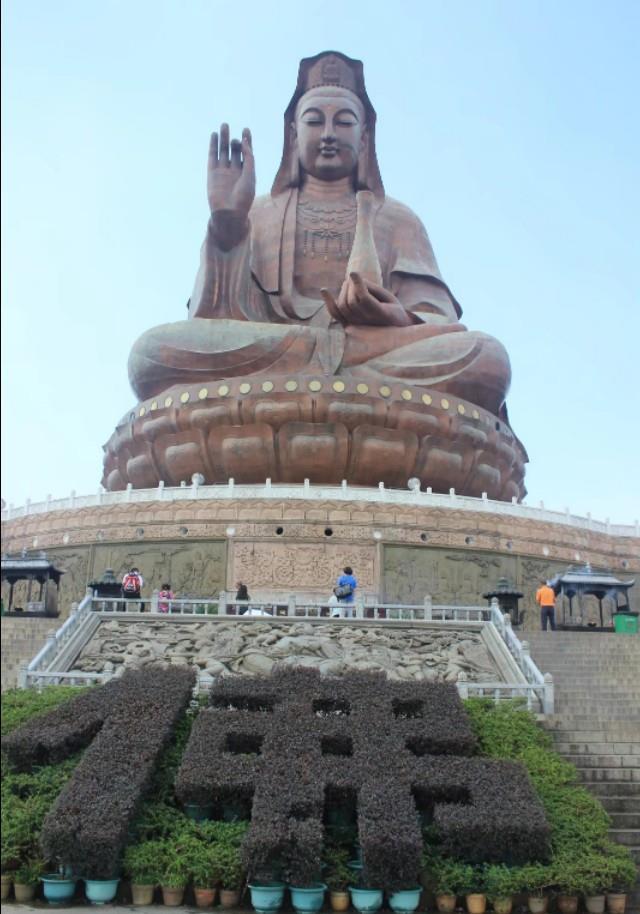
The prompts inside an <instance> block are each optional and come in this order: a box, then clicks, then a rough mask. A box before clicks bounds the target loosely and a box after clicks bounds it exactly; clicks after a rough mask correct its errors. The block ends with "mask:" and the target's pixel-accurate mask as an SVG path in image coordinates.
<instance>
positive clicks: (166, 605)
mask: <svg viewBox="0 0 640 914" xmlns="http://www.w3.org/2000/svg"><path fill="white" fill-rule="evenodd" d="M173 598H174V593H173V591H172V590H171V584H163V585H162V587H161V589H160V591H159V593H158V612H161V613H168V612H169V609H170V607H171V601H172V600H173Z"/></svg>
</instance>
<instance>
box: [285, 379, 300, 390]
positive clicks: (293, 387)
mask: <svg viewBox="0 0 640 914" xmlns="http://www.w3.org/2000/svg"><path fill="white" fill-rule="evenodd" d="M284 389H285V390H297V389H298V382H297V381H287V383H286V384H285V385H284Z"/></svg>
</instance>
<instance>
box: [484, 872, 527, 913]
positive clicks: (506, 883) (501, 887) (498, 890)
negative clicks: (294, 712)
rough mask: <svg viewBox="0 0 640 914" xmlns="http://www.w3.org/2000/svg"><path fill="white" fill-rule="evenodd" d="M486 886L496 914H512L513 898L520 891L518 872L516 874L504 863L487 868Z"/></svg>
mask: <svg viewBox="0 0 640 914" xmlns="http://www.w3.org/2000/svg"><path fill="white" fill-rule="evenodd" d="M484 885H485V890H486V893H487V900H488V901H490V902H491V904H492V907H493V910H494V911H495V912H496V914H511V909H512V908H513V896H514V895H516V894H517V893H518V892H519V891H520V882H519V879H518V878H517V871H516V872H514V871H513V870H511V869H510V868H509V867H508V866H505V865H504V864H502V863H500V864H493V865H490V866H487V867H486V868H485V871H484Z"/></svg>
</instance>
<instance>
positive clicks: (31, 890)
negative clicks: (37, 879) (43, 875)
mask: <svg viewBox="0 0 640 914" xmlns="http://www.w3.org/2000/svg"><path fill="white" fill-rule="evenodd" d="M13 891H14V894H15V896H16V901H17V902H19V903H20V904H27V903H28V902H30V901H33V899H34V898H35V894H36V887H35V885H23V884H22V883H20V882H14V884H13Z"/></svg>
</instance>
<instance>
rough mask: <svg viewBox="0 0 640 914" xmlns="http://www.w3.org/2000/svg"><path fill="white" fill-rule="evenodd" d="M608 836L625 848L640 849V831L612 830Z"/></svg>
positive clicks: (628, 829)
mask: <svg viewBox="0 0 640 914" xmlns="http://www.w3.org/2000/svg"><path fill="white" fill-rule="evenodd" d="M609 835H610V837H611V838H613V840H614V841H616V842H617V843H618V844H624V846H625V847H640V831H639V830H638V829H637V828H612V829H611V830H610V831H609Z"/></svg>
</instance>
